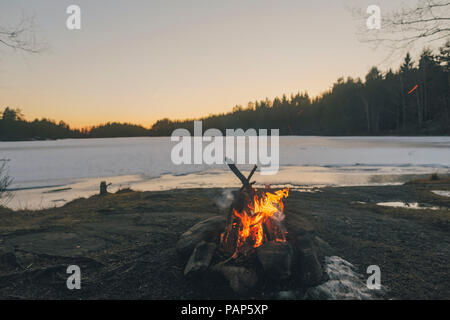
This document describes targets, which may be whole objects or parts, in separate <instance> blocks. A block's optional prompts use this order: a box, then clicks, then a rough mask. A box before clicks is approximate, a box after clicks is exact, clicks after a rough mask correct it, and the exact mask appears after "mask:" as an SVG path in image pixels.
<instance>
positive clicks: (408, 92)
mask: <svg viewBox="0 0 450 320" xmlns="http://www.w3.org/2000/svg"><path fill="white" fill-rule="evenodd" d="M449 61H450V41H448V42H447V43H446V44H445V45H444V46H442V47H441V48H440V49H439V50H436V52H433V51H432V50H430V49H428V48H425V49H423V50H422V52H421V54H420V56H419V57H418V58H417V59H416V60H413V59H412V57H411V55H410V54H409V53H408V54H406V56H405V57H404V59H403V61H402V63H401V65H400V66H399V67H398V68H397V69H396V70H392V69H389V70H387V71H385V72H382V71H381V70H379V69H378V68H377V67H372V68H371V69H370V70H369V72H368V73H367V75H366V76H365V78H364V79H360V78H356V79H355V78H351V77H348V78H339V79H337V81H336V82H335V83H333V85H332V86H331V88H330V89H328V90H327V91H325V92H323V93H322V94H320V95H319V96H317V97H310V96H309V95H308V93H306V92H303V93H300V92H299V93H297V94H291V95H289V96H287V95H283V96H282V97H281V98H280V97H275V98H274V99H271V100H270V99H268V98H266V99H265V100H260V101H255V102H249V103H248V105H247V106H246V107H243V106H241V105H236V106H235V107H234V108H233V109H232V111H230V112H228V113H223V114H216V115H210V116H207V117H203V118H201V119H188V120H170V119H167V118H166V119H161V120H158V121H156V122H155V123H154V124H153V125H152V126H151V128H144V127H143V126H141V125H135V124H130V123H117V122H112V123H111V122H108V123H106V124H102V125H97V126H93V127H89V128H81V129H76V128H71V127H70V126H69V125H68V124H66V123H65V122H63V121H60V122H58V123H57V122H56V121H53V120H49V119H46V118H43V119H35V120H33V121H27V120H25V118H24V116H23V114H22V113H21V111H20V109H14V108H10V107H6V108H5V109H4V110H3V112H2V113H1V120H0V140H3V141H6V140H40V139H64V138H106V137H136V136H170V135H171V134H172V132H173V130H175V129H177V128H186V129H188V130H191V131H192V130H193V121H194V120H202V121H203V130H206V129H208V128H217V129H219V130H222V131H223V133H224V132H225V129H237V128H242V129H244V130H246V129H248V128H254V129H264V128H266V129H276V128H278V129H280V134H281V135H343V136H345V135H448V134H450V101H449V100H450V73H449Z"/></svg>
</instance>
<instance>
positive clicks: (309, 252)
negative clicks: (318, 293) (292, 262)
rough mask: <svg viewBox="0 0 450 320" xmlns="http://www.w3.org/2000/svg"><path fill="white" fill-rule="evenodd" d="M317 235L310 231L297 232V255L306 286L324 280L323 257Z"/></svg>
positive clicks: (301, 275) (301, 278)
mask: <svg viewBox="0 0 450 320" xmlns="http://www.w3.org/2000/svg"><path fill="white" fill-rule="evenodd" d="M315 241H316V240H315V236H314V235H311V234H310V233H299V234H297V255H298V263H299V268H300V280H301V282H302V284H304V285H305V286H308V287H311V286H316V285H319V284H320V283H321V282H322V280H323V270H322V261H321V260H322V259H320V258H319V256H320V257H321V258H322V255H321V253H320V252H319V249H318V246H317V245H316V244H315Z"/></svg>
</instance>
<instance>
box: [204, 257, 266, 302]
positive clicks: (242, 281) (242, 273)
mask: <svg viewBox="0 0 450 320" xmlns="http://www.w3.org/2000/svg"><path fill="white" fill-rule="evenodd" d="M212 270H213V271H215V272H217V273H219V274H221V275H222V276H223V277H224V278H225V280H227V282H228V285H229V286H230V288H231V289H232V290H233V291H234V292H235V293H237V294H240V295H242V294H245V293H247V292H248V291H250V290H251V289H253V288H255V286H256V284H257V283H258V276H257V275H256V272H255V271H253V270H251V269H247V268H245V267H237V266H227V265H224V264H222V263H219V264H216V265H215V266H214V267H213V268H212Z"/></svg>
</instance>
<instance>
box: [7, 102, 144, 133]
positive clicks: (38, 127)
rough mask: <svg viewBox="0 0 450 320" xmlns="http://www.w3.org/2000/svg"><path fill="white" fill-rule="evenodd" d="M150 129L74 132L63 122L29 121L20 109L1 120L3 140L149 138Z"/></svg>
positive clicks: (117, 126) (112, 126)
mask: <svg viewBox="0 0 450 320" xmlns="http://www.w3.org/2000/svg"><path fill="white" fill-rule="evenodd" d="M148 135H150V130H149V129H146V128H144V127H142V126H139V125H135V124H129V123H116V122H112V123H110V122H108V123H106V124H103V125H99V126H94V127H91V128H83V129H72V128H70V126H69V125H68V124H66V123H65V122H64V121H60V122H59V123H56V122H55V121H53V120H49V119H45V118H44V119H40V120H38V119H35V120H34V121H26V120H25V119H24V116H23V114H22V113H21V111H20V110H19V109H12V108H8V107H6V108H5V109H4V110H3V112H2V118H1V120H0V140H3V141H10V140H44V139H69V138H111V137H137V136H148Z"/></svg>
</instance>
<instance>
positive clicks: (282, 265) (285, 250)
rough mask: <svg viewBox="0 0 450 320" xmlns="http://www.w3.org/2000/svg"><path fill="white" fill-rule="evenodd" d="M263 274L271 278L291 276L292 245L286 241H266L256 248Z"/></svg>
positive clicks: (279, 278)
mask: <svg viewBox="0 0 450 320" xmlns="http://www.w3.org/2000/svg"><path fill="white" fill-rule="evenodd" d="M256 254H257V256H258V260H259V262H260V263H261V265H262V267H263V269H264V274H265V276H266V277H267V278H270V279H271V280H276V281H278V280H285V279H287V278H289V277H290V276H291V266H292V256H293V251H292V247H291V245H290V244H289V243H288V242H275V241H271V242H266V243H264V244H263V245H262V246H259V247H258V248H256Z"/></svg>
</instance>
